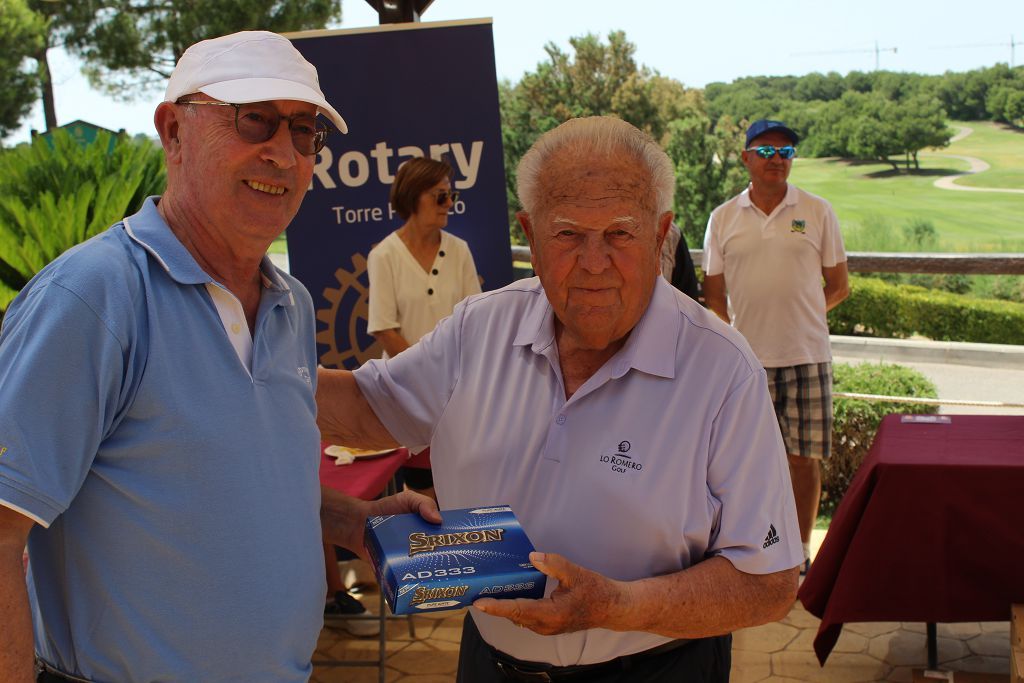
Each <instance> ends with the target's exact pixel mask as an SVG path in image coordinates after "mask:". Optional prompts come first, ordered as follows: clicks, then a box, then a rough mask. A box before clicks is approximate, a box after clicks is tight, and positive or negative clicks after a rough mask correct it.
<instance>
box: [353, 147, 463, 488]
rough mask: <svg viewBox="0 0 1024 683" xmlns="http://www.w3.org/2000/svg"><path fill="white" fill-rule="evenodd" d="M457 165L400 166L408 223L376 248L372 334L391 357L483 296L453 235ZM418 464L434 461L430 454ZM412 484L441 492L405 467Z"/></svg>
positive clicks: (399, 198)
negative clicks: (448, 229) (450, 215)
mask: <svg viewBox="0 0 1024 683" xmlns="http://www.w3.org/2000/svg"><path fill="white" fill-rule="evenodd" d="M451 175H452V168H451V166H449V165H448V164H447V163H446V162H443V161H436V160H434V159H425V158H422V157H420V158H416V159H411V160H409V161H407V162H405V163H404V164H402V167H401V168H399V169H398V173H397V175H396V176H395V182H394V184H393V185H392V186H391V206H392V207H393V208H394V210H395V212H396V213H398V215H399V216H401V217H402V219H403V220H404V221H405V223H404V224H403V225H402V227H400V228H399V229H398V230H395V231H394V232H393V233H391V234H390V235H388V236H387V237H385V238H384V239H383V240H382V241H381V242H380V243H379V244H378V245H377V246H375V247H374V248H373V249H372V250H370V256H369V258H368V259H367V271H368V275H369V278H370V311H369V316H368V317H369V320H368V324H367V331H368V332H369V333H370V334H371V335H372V336H373V337H374V338H375V339H376V340H377V341H379V342H380V344H381V346H383V347H384V353H385V356H386V357H390V356H395V355H397V354H398V353H400V352H402V351H404V350H405V349H407V348H409V347H410V346H412V345H413V344H415V343H416V342H417V341H418V340H419V338H420V337H422V336H423V335H425V334H427V333H428V332H430V331H431V330H433V329H434V326H435V325H437V323H438V322H439V321H440V320H441V319H442V318H445V317H447V316H448V315H450V314H451V312H452V309H454V308H455V304H457V303H459V302H460V301H462V300H463V299H464V298H466V297H467V296H469V295H470V294H479V293H480V279H479V277H478V276H477V273H476V264H474V263H473V255H472V254H471V253H470V252H469V245H468V244H466V242H465V240H462V239H459V238H458V237H456V236H455V235H452V234H450V233H447V232H445V231H444V230H443V228H444V227H445V226H446V225H448V212H449V211H450V210H451V208H452V206H453V205H454V203H455V202H456V201H457V200H458V194H459V193H458V192H453V191H452V186H451V181H450V178H451ZM414 459H416V460H418V461H419V462H420V463H429V449H428V450H427V452H421V453H418V454H417V455H416V456H414ZM402 474H403V477H404V478H405V483H406V485H407V486H408V487H409V488H411V489H413V490H416V491H420V492H422V493H425V494H426V495H433V493H434V490H433V487H434V480H433V477H432V476H431V473H430V470H429V469H424V468H423V467H403V468H402Z"/></svg>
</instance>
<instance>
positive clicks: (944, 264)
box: [512, 245, 1024, 275]
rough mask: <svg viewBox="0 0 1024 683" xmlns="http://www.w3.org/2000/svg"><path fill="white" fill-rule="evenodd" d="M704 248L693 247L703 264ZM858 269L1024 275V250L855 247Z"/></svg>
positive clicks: (524, 254)
mask: <svg viewBox="0 0 1024 683" xmlns="http://www.w3.org/2000/svg"><path fill="white" fill-rule="evenodd" d="M702 253H703V252H702V250H700V249H691V250H690V256H692V257H693V262H694V263H696V264H698V265H699V264H700V260H701V255H702ZM846 257H847V264H848V266H849V269H850V271H851V272H854V273H960V274H964V275H1024V254H949V253H945V254H919V253H896V254H894V253H887V254H881V253H874V252H866V251H853V252H850V253H848V254H847V255H846ZM512 259H513V260H514V261H527V262H528V261H529V260H530V248H529V247H521V246H515V245H513V247H512Z"/></svg>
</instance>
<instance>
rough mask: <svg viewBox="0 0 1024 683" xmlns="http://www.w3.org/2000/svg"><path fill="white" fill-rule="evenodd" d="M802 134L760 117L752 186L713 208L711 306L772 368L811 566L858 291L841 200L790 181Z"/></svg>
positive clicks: (708, 269) (708, 262)
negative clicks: (837, 356) (838, 363)
mask: <svg viewBox="0 0 1024 683" xmlns="http://www.w3.org/2000/svg"><path fill="white" fill-rule="evenodd" d="M798 142H799V137H798V136H797V134H796V133H795V132H794V131H793V130H792V129H791V128H789V127H788V126H787V125H786V124H784V123H783V122H781V121H772V120H768V119H760V120H758V121H754V123H752V124H751V125H750V128H748V129H747V137H746V148H745V149H744V150H743V153H742V159H743V164H744V165H745V166H746V167H747V171H748V172H749V174H750V185H749V186H748V187H747V189H745V190H744V191H743V192H742V193H740V194H739V195H738V196H736V197H733V198H732V199H730V200H729V201H727V202H725V203H724V204H722V205H721V206H719V207H718V208H716V209H715V210H714V211H713V212H712V213H711V218H710V219H709V220H708V227H707V232H706V234H705V236H704V258H703V264H702V266H703V269H704V299H705V301H706V302H707V305H708V307H709V308H710V309H711V310H713V311H714V312H715V313H717V314H718V316H719V317H720V318H722V320H724V321H726V322H731V323H732V324H733V325H734V326H735V327H736V329H738V330H739V331H740V332H741V333H743V336H744V337H746V339H747V341H748V342H749V343H750V346H751V348H752V349H753V350H754V354H755V355H756V356H757V358H758V360H759V361H760V362H761V364H762V365H763V366H764V368H765V370H766V371H767V373H768V388H769V391H770V392H771V396H772V402H773V403H774V404H775V412H776V415H777V417H778V420H779V427H780V428H781V430H782V437H783V441H784V442H785V444H786V453H787V454H788V456H789V466H790V473H791V477H792V480H793V493H794V498H795V499H796V506H797V518H798V519H799V523H800V536H801V540H802V541H803V546H804V565H803V572H806V570H807V568H808V567H809V566H810V540H811V530H812V529H813V528H814V522H815V519H816V518H817V516H818V501H819V499H820V497H821V460H822V459H823V458H827V457H828V455H829V451H830V449H831V435H832V363H831V361H832V354H831V348H830V346H829V337H828V322H827V320H826V317H825V315H826V313H827V312H828V311H830V310H831V309H832V308H834V307H835V306H837V305H838V304H839V303H840V302H841V301H843V299H845V298H846V297H847V296H848V295H849V291H850V290H849V283H848V277H847V269H846V253H845V251H844V248H843V238H842V235H841V234H840V232H839V222H838V221H837V220H836V215H835V212H833V210H832V206H831V205H830V204H829V203H828V202H827V201H825V200H824V199H822V198H821V197H816V196H815V195H812V194H810V193H809V192H805V191H803V190H801V189H799V188H797V187H795V186H793V185H790V184H789V183H788V182H787V180H788V178H789V172H790V170H791V169H792V166H793V159H794V158H795V157H796V145H797V143H798ZM823 279H824V287H823V286H822V280H823ZM727 297H728V298H727ZM803 572H802V573H803Z"/></svg>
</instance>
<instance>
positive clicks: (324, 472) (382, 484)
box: [320, 444, 409, 500]
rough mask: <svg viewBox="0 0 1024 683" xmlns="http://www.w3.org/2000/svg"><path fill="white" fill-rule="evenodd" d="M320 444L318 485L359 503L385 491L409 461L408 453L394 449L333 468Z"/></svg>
mask: <svg viewBox="0 0 1024 683" xmlns="http://www.w3.org/2000/svg"><path fill="white" fill-rule="evenodd" d="M327 445H328V444H321V449H320V483H321V484H322V485H324V486H326V487H328V488H331V489H334V490H336V491H341V492H342V493H344V494H346V495H349V496H352V497H354V498H362V499H363V500H373V499H374V498H376V497H377V496H379V495H380V494H381V493H384V492H385V490H386V489H387V486H388V483H389V482H390V481H391V480H392V478H393V477H394V476H395V472H397V471H398V468H399V467H401V466H402V465H404V464H405V462H406V461H407V460H408V459H409V451H408V450H407V449H405V448H396V449H395V450H393V451H390V452H388V453H383V454H381V455H373V456H369V457H359V458H356V459H355V461H354V462H351V463H349V464H348V465H336V464H334V458H331V457H329V456H327V455H325V454H324V452H323V451H324V448H326V446H327Z"/></svg>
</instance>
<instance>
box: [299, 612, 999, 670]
mask: <svg viewBox="0 0 1024 683" xmlns="http://www.w3.org/2000/svg"><path fill="white" fill-rule="evenodd" d="M463 615H464V611H459V612H446V613H443V614H435V615H429V616H427V615H417V616H416V617H415V620H416V621H415V624H416V635H417V638H416V640H413V639H412V638H410V636H409V631H408V628H407V627H406V625H405V623H404V622H403V621H401V620H390V621H389V622H388V645H387V664H386V680H387V681H388V682H389V683H452V681H454V680H455V670H456V668H457V665H458V652H459V634H460V632H461V628H462V618H463ZM817 628H818V619H817V618H816V617H814V616H812V615H811V614H808V613H807V612H806V611H805V610H804V609H803V607H801V606H800V605H799V603H798V604H796V605H794V607H793V609H792V610H791V611H790V613H789V615H788V616H787V617H786V618H785V619H783V620H782V621H781V622H778V623H776V624H768V625H765V626H759V627H757V628H751V629H744V630H742V631H738V632H737V633H736V634H735V635H734V638H733V654H732V656H733V667H732V678H731V681H732V683H797V682H813V683H819V682H821V683H825V682H827V683H858V682H861V681H863V682H869V681H886V682H889V681H891V682H893V683H896V682H899V683H910V681H911V669H913V668H923V667H924V665H925V662H926V654H925V626H924V624H919V623H903V624H901V623H895V622H892V623H865V624H847V625H846V627H845V628H844V629H843V634H842V636H841V637H840V638H839V642H838V643H837V644H836V647H835V649H834V650H833V652H832V655H831V656H830V657H829V659H828V662H827V663H826V665H825V667H824V668H822V667H820V666H819V665H818V661H817V659H815V656H814V652H813V650H812V645H811V643H812V641H813V640H814V635H815V633H816V631H817ZM938 633H939V640H938V643H939V661H940V668H943V669H948V670H953V671H981V672H988V673H998V674H1003V675H1005V676H1006V678H1005V679H1004V680H1006V681H1009V670H1010V664H1009V652H1010V645H1009V641H1010V631H1009V623H1008V622H995V623H981V624H977V623H969V624H940V625H939V627H938ZM376 654H377V640H376V639H375V638H354V637H352V636H349V635H348V634H347V633H346V632H345V631H344V630H342V629H340V628H335V627H331V626H328V627H326V628H325V629H324V632H323V634H322V635H321V637H320V644H319V650H318V652H317V659H322V658H329V659H336V660H346V659H349V660H352V659H372V658H374V657H375V656H376ZM377 676H378V674H377V669H376V668H373V667H358V668H357V667H344V668H340V667H339V668H333V667H330V668H329V667H323V666H320V667H317V668H316V670H315V673H314V675H313V678H312V680H313V681H315V682H317V683H341V682H351V683H364V682H365V683H371V682H374V681H377V680H378V678H377Z"/></svg>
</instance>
